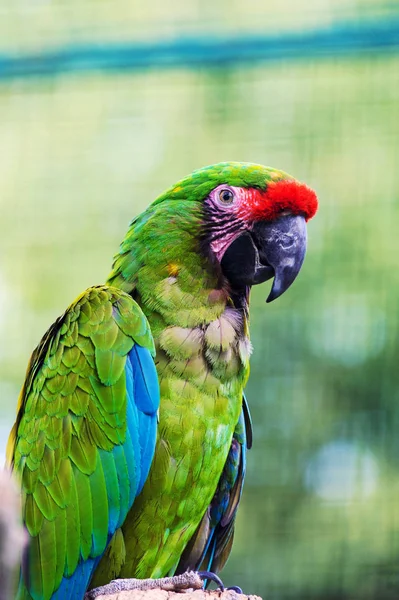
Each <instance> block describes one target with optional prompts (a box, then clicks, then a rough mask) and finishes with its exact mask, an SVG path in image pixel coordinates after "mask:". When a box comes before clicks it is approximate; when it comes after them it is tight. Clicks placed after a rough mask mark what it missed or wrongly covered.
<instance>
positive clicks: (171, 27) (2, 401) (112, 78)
mask: <svg viewBox="0 0 399 600" xmlns="http://www.w3.org/2000/svg"><path fill="white" fill-rule="evenodd" d="M381 19H383V20H385V21H386V22H391V23H392V22H393V20H395V19H399V6H398V4H397V3H391V4H388V3H382V2H378V0H358V1H351V0H339V1H335V2H330V1H329V0H310V1H307V2H305V0H289V1H287V2H283V3H282V2H279V1H277V0H272V1H268V2H264V1H261V0H246V1H245V3H244V2H242V1H238V0H229V1H227V0H220V1H219V2H215V1H214V0H212V1H210V0H189V1H188V2H179V1H177V0H176V1H175V2H173V3H166V2H158V3H147V4H146V5H145V6H144V4H139V3H137V2H132V1H131V0H114V1H113V2H109V1H105V0H96V1H94V0H84V1H82V0H80V1H77V0H69V1H66V0H58V1H53V2H51V1H45V0H14V2H13V3H12V4H11V3H6V2H2V3H1V4H0V52H2V53H8V54H13V55H14V56H18V55H20V54H21V53H25V54H27V53H35V52H41V51H44V50H46V49H51V48H55V47H57V48H58V47H63V46H64V45H68V46H71V44H72V45H73V44H77V45H79V44H82V43H85V42H95V43H101V44H107V43H113V42H118V43H121V42H131V41H139V42H140V41H145V42H151V40H153V41H154V40H156V41H159V40H160V39H165V40H168V39H176V38H179V37H180V38H181V37H183V36H185V37H186V38H188V39H189V38H190V36H198V35H202V36H205V38H206V37H208V38H211V37H212V36H219V37H220V36H223V35H224V36H227V39H229V37H228V36H232V35H233V36H234V35H237V34H240V35H241V34H245V35H247V36H251V35H259V34H262V35H268V34H270V35H274V36H279V35H281V36H282V39H284V35H285V33H286V32H290V31H294V32H297V33H298V32H299V33H300V32H302V31H304V32H306V31H308V30H318V29H320V30H323V28H325V27H334V25H335V24H336V23H342V22H344V23H345V22H347V23H352V24H355V25H359V27H360V26H361V25H362V24H364V23H367V24H368V25H370V24H371V26H372V25H373V23H377V22H378V21H379V20H381ZM308 54H310V55H309V56H308V57H307V58H306V59H305V58H304V59H303V60H290V59H289V58H287V57H285V58H284V57H282V58H281V59H279V58H278V57H276V59H275V60H274V61H271V62H254V63H253V64H252V63H250V62H246V63H240V62H237V64H229V65H227V66H219V67H215V66H212V67H210V66H207V65H206V64H203V65H201V64H199V65H198V67H197V68H196V69H190V68H173V67H170V68H164V69H157V68H154V67H153V68H151V69H148V70H146V69H141V70H139V71H134V70H131V71H129V70H125V71H121V72H119V73H118V72H112V73H104V72H101V70H97V71H96V70H90V69H88V70H87V71H84V69H83V70H82V71H81V72H79V73H72V72H67V73H59V74H57V75H54V76H51V75H50V76H47V77H42V78H40V77H17V78H9V79H4V80H1V77H0V202H1V219H0V245H1V252H0V337H1V345H0V391H1V396H0V452H1V455H2V456H1V457H0V458H1V459H2V458H3V454H4V447H5V442H6V438H7V435H8V430H9V428H10V427H11V424H12V422H13V419H14V414H15V406H16V401H17V397H18V392H19V388H20V386H21V384H22V381H23V378H24V372H25V368H26V365H27V362H28V358H29V356H30V353H31V351H32V349H33V348H34V346H35V345H36V344H37V343H38V341H39V340H40V338H41V336H42V334H43V333H44V331H45V330H46V329H47V327H48V326H49V325H50V324H51V323H52V322H53V321H54V319H55V318H56V317H57V316H58V315H59V314H60V313H61V312H63V310H64V309H65V307H66V306H67V305H68V304H69V303H70V302H71V301H72V300H73V299H74V298H75V296H76V295H77V294H78V293H80V292H81V291H82V290H83V289H85V288H86V287H88V286H89V285H92V284H97V283H101V282H103V281H104V280H105V278H106V276H107V274H108V272H109V270H110V266H111V262H112V256H113V254H114V253H115V252H116V250H117V247H118V244H119V242H120V241H121V240H122V238H123V236H124V234H125V232H126V229H127V226H128V223H129V221H130V219H131V218H132V217H133V216H134V215H136V214H137V213H138V212H140V211H141V210H143V209H144V207H145V206H146V205H147V204H148V203H149V202H151V201H152V200H153V199H154V198H155V197H156V196H157V195H158V194H159V193H160V192H161V191H163V189H164V188H166V187H167V186H169V185H170V184H172V183H174V182H175V181H176V180H178V179H179V178H181V177H182V176H184V175H186V174H187V173H189V172H191V171H192V170H193V169H195V168H197V167H200V166H203V165H206V164H210V163H214V162H218V161H222V160H239V161H253V162H258V163H263V164H266V165H272V166H274V167H277V168H281V169H283V170H285V171H288V172H289V173H292V174H293V175H294V176H295V177H297V178H298V179H300V180H303V181H305V182H306V183H308V184H309V185H310V186H312V187H313V188H314V189H316V191H317V192H318V195H319V199H320V210H319V213H318V215H317V218H316V219H315V220H314V221H312V222H311V223H310V224H309V246H308V255H307V258H306V261H305V264H304V267H303V269H302V272H301V274H300V277H299V278H298V280H297V282H296V283H295V285H294V286H293V287H292V289H290V290H289V292H288V293H287V294H285V295H284V296H283V297H282V298H281V299H279V300H278V301H276V302H275V303H273V304H271V305H266V304H265V302H264V301H265V298H266V296H267V293H268V286H267V284H266V285H265V286H262V287H260V288H257V289H254V290H253V294H252V305H251V324H252V341H253V345H254V354H253V358H252V371H251V378H250V381H249V384H248V388H247V396H248V399H249V404H250V406H251V409H252V415H253V421H254V430H255V431H254V434H255V440H254V447H253V449H252V450H251V451H250V453H249V457H248V463H249V464H248V475H247V481H246V486H245V491H244V496H243V499H242V503H241V508H240V511H239V518H238V527H237V535H236V542H235V545H234V550H233V553H232V556H231V558H230V561H229V563H228V566H227V567H226V569H225V572H224V579H225V583H226V584H230V585H232V584H237V585H240V586H242V587H243V588H244V590H245V591H246V592H248V593H258V594H260V595H262V596H263V597H264V599H265V600H291V599H292V600H294V599H296V600H297V599H308V600H313V599H318V600H322V599H323V600H324V599H325V600H330V599H331V600H333V599H337V600H338V599H339V600H344V599H345V600H349V599H359V600H360V599H362V600H369V599H370V600H371V599H375V598H378V599H379V600H385V599H386V600H389V599H394V598H395V599H396V598H398V597H399V381H398V380H399V370H398V365H397V361H398V356H399V347H398V346H399V341H398V340H399V337H398V318H397V296H398V294H399V273H398V271H399V270H398V256H399V235H398V223H399V219H398V218H399V203H398V199H399V166H398V163H399V53H397V49H396V51H395V49H394V48H393V49H391V51H385V52H379V51H376V50H373V51H368V50H367V49H365V50H364V51H363V52H358V53H355V54H351V55H348V56H345V54H344V53H341V54H339V55H338V56H337V55H335V54H334V53H333V52H331V53H330V54H329V53H328V52H326V53H325V54H324V55H323V56H322V57H318V58H316V57H315V58H312V56H311V52H310V53H309V52H308ZM0 76H1V61H0Z"/></svg>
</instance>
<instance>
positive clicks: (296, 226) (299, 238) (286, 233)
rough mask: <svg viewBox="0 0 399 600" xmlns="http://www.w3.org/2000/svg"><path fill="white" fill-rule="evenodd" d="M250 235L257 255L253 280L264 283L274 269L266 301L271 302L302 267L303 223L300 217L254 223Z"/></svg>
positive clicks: (305, 238)
mask: <svg viewBox="0 0 399 600" xmlns="http://www.w3.org/2000/svg"><path fill="white" fill-rule="evenodd" d="M251 235H252V238H253V241H254V244H255V246H256V248H257V250H258V254H259V266H258V268H257V269H255V279H259V280H263V281H266V279H269V278H270V270H271V269H273V275H274V281H273V286H272V289H271V291H270V294H269V296H268V298H267V300H266V302H271V301H272V300H275V299H276V298H278V297H279V296H281V294H283V293H284V292H285V291H286V290H287V289H288V288H289V287H290V285H291V284H292V283H293V282H294V280H295V279H296V277H297V275H298V273H299V271H300V269H301V267H302V263H303V261H304V258H305V254H306V241H307V234H306V221H305V218H304V217H302V216H299V215H297V216H294V215H284V216H282V217H280V218H278V219H275V220H274V221H260V222H258V223H255V225H254V227H253V230H252V232H251ZM262 272H263V273H264V275H265V277H264V278H262ZM256 275H258V277H257V276H256ZM254 283H255V282H254ZM256 283H261V281H257V282H256Z"/></svg>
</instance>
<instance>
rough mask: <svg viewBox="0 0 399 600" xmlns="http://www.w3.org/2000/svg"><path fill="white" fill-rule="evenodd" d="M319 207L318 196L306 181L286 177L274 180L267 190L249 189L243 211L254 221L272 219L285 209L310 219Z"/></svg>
mask: <svg viewBox="0 0 399 600" xmlns="http://www.w3.org/2000/svg"><path fill="white" fill-rule="evenodd" d="M317 207H318V201H317V196H316V194H315V192H314V191H313V190H312V189H310V188H309V187H308V186H307V185H305V184H304V183H299V182H298V181H293V180H291V181H290V180H286V179H284V180H280V181H272V182H271V183H269V184H268V186H267V188H266V190H265V191H262V190H255V189H251V190H248V195H247V197H246V202H245V203H244V206H242V212H243V213H244V214H245V216H246V217H247V218H250V219H251V220H254V221H260V220H262V219H265V220H270V221H271V220H272V219H275V218H276V217H278V216H279V214H280V213H282V212H283V211H289V212H290V213H292V214H294V215H303V216H304V217H305V219H306V220H307V221H308V220H309V219H311V218H312V217H313V216H314V215H315V214H316V211H317ZM240 212H241V211H240Z"/></svg>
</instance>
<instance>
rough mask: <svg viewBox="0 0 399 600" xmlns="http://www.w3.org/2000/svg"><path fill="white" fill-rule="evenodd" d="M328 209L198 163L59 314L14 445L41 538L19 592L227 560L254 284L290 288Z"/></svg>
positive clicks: (290, 182)
mask: <svg viewBox="0 0 399 600" xmlns="http://www.w3.org/2000/svg"><path fill="white" fill-rule="evenodd" d="M316 210H317V198H316V195H315V193H314V192H313V191H312V190H311V189H309V188H308V187H307V186H305V185H304V184H301V183H299V182H298V181H296V180H295V179H293V178H292V177H290V176H289V175H287V174H286V173H284V172H282V171H278V170H276V169H272V168H268V167H263V166H261V165H255V164H250V163H233V162H227V163H220V164H216V165H212V166H208V167H205V168H202V169H199V170H197V171H194V172H193V173H192V174H191V175H189V176H188V177H186V178H184V179H183V180H181V181H180V182H178V183H177V184H176V185H174V186H173V187H171V188H170V189H168V190H167V191H166V192H165V193H164V194H162V195H161V196H160V197H159V198H157V200H155V202H153V203H152V204H151V205H150V206H149V207H148V208H147V210H145V211H144V212H143V213H142V214H140V215H139V216H138V217H136V218H135V219H134V220H133V221H132V223H131V224H130V227H129V230H128V233H127V235H126V237H125V239H124V241H123V242H122V245H121V247H120V250H119V253H118V254H117V255H116V257H115V260H114V265H113V269H112V272H111V274H110V276H109V278H108V281H107V283H106V285H103V286H98V287H92V288H89V289H88V290H86V291H85V292H83V294H82V295H81V296H79V297H78V298H77V299H76V300H75V301H74V302H73V303H72V304H71V305H70V306H69V308H68V309H67V310H66V312H65V313H64V314H63V315H62V316H61V317H60V318H58V319H57V320H56V322H55V323H54V324H53V325H52V326H51V327H50V329H49V330H48V331H47V333H46V334H45V335H44V337H43V339H42V340H41V342H40V344H39V346H38V347H37V348H36V350H35V351H34V352H33V354H32V357H31V359H30V363H29V366H28V370H27V374H26V379H25V382H24V385H23V388H22V391H21V394H20V397H19V404H18V412H17V419H16V423H15V425H14V427H13V429H12V432H11V434H10V439H9V443H8V449H7V451H8V462H9V465H10V466H11V468H12V469H13V470H14V471H15V473H16V474H17V475H18V476H19V478H20V481H21V485H22V495H23V520H24V523H25V526H26V529H27V531H28V534H29V545H28V548H27V550H26V552H25V556H24V558H23V561H22V565H21V575H20V580H19V588H18V592H17V598H18V599H19V600H22V599H23V600H27V599H34V600H49V599H52V600H55V599H57V600H67V599H70V598H74V599H76V600H81V599H82V598H83V597H84V595H85V592H86V591H87V590H90V589H93V588H95V587H97V586H100V585H103V584H107V583H108V582H109V581H110V580H111V579H113V578H131V577H134V578H160V577H163V576H165V575H172V574H179V573H184V572H185V571H186V570H187V569H191V570H198V569H199V568H205V569H207V570H211V571H214V572H219V571H220V569H221V568H222V567H223V565H224V564H225V562H226V560H227V558H228V555H229V553H230V549H231V545H232V541H233V532H234V520H235V515H236V510H237V506H238V503H239V500H240V496H241V490H242V484H243V479H244V474H245V455H246V448H247V447H249V446H250V445H251V435H252V434H251V424H250V417H249V411H248V407H247V404H246V401H245V398H244V395H243V390H244V386H245V384H246V381H247V378H248V374H249V356H250V353H251V344H250V340H249V329H248V314H249V292H250V289H251V286H252V285H254V284H258V283H262V282H264V281H266V280H268V279H271V278H273V277H274V282H273V286H272V289H271V292H270V295H269V297H268V301H271V300H273V299H275V298H277V297H278V296H279V295H281V294H282V293H283V292H284V291H285V290H286V289H287V288H288V287H289V286H290V285H291V283H292V282H293V281H294V279H295V277H296V276H297V274H298V272H299V270H300V267H301V265H302V262H303V259H304V256H305V249H306V221H307V220H308V219H310V218H311V217H312V216H313V215H314V214H315V212H316Z"/></svg>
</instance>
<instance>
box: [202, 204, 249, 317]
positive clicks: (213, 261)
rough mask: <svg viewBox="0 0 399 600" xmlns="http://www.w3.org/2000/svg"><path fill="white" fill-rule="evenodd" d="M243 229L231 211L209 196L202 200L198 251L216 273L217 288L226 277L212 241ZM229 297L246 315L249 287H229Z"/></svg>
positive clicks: (224, 282)
mask: <svg viewBox="0 0 399 600" xmlns="http://www.w3.org/2000/svg"><path fill="white" fill-rule="evenodd" d="M243 230H244V227H243V223H242V221H241V220H239V219H237V217H236V216H235V215H234V214H232V213H230V214H229V213H226V212H225V211H223V210H221V209H219V208H218V207H217V206H215V205H214V204H213V203H212V202H211V201H210V199H209V198H207V199H206V200H205V202H204V210H203V215H202V229H201V233H200V253H201V254H202V256H203V257H204V258H205V261H206V264H208V265H209V266H210V268H211V269H212V270H213V272H214V273H216V274H217V278H218V284H217V287H218V288H222V287H225V286H226V279H225V277H224V275H223V273H222V269H221V265H220V262H219V260H218V259H217V257H216V255H215V253H214V252H213V251H212V249H211V244H212V242H214V241H216V240H220V239H222V238H223V237H224V236H225V235H226V234H231V233H234V232H237V234H238V233H240V232H241V231H243ZM230 299H231V302H232V304H233V306H235V308H237V309H238V310H242V311H243V313H244V315H246V316H248V301H249V288H244V289H240V290H233V289H230Z"/></svg>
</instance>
